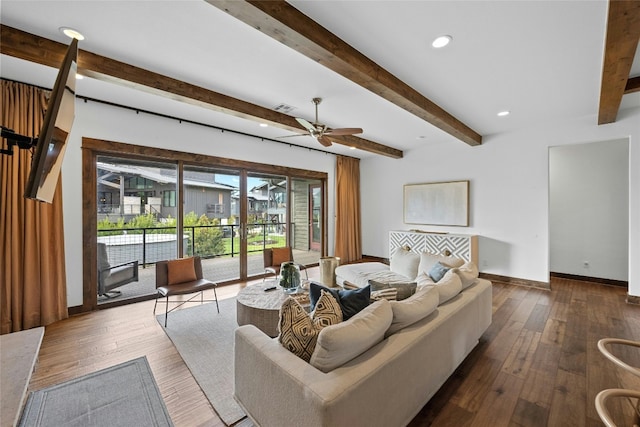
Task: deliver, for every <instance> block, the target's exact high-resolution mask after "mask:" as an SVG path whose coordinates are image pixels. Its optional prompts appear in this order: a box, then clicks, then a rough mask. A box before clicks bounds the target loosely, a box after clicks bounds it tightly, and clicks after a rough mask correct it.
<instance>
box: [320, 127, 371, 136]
mask: <svg viewBox="0 0 640 427" xmlns="http://www.w3.org/2000/svg"><path fill="white" fill-rule="evenodd" d="M356 133H362V129H360V128H338V129H327V130H326V131H325V132H324V134H325V135H354V134H356Z"/></svg>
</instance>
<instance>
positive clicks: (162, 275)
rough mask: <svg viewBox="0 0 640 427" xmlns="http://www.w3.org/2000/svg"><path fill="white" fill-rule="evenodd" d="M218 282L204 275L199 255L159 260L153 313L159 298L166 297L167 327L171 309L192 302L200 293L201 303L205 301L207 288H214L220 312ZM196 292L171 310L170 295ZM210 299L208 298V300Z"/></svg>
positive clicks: (165, 315)
mask: <svg viewBox="0 0 640 427" xmlns="http://www.w3.org/2000/svg"><path fill="white" fill-rule="evenodd" d="M217 287H218V284H217V283H215V282H211V281H209V280H206V279H204V278H203V276H202V261H201V260H200V257H199V256H194V257H191V258H180V259H174V260H171V261H158V262H156V290H157V291H158V293H157V295H156V303H155V305H154V306H153V314H156V307H157V305H158V299H159V298H160V297H165V298H166V300H165V301H162V302H164V303H165V311H164V326H165V328H166V327H167V316H168V315H169V312H170V311H173V310H175V309H176V308H178V307H180V306H181V305H183V304H185V303H187V302H190V301H191V300H192V299H193V298H195V297H196V296H198V293H200V303H201V304H202V303H203V302H204V296H203V295H204V291H206V290H207V289H213V295H214V296H215V301H216V308H217V309H218V313H220V307H219V306H218V294H217V293H216V288H217ZM185 294H196V295H194V296H193V297H191V298H189V299H188V300H186V301H179V304H178V305H176V306H175V307H173V308H172V309H171V310H169V303H170V302H171V301H169V297H170V296H172V295H185ZM207 301H208V300H207Z"/></svg>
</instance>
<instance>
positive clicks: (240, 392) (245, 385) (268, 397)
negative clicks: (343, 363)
mask: <svg viewBox="0 0 640 427" xmlns="http://www.w3.org/2000/svg"><path fill="white" fill-rule="evenodd" d="M234 346H235V351H234V358H235V366H234V369H235V388H234V397H235V398H236V400H237V401H238V402H239V403H240V405H242V407H243V408H244V409H245V412H247V414H248V415H249V416H250V417H251V418H252V419H253V420H254V421H256V422H257V423H258V424H259V425H263V426H276V425H280V426H283V425H321V424H322V423H321V421H320V420H321V419H322V417H323V415H322V412H323V410H324V409H323V408H324V406H325V405H324V400H325V399H326V398H327V396H320V395H318V393H317V391H316V390H314V389H313V387H315V386H317V385H319V384H322V383H323V382H326V381H327V379H326V374H324V373H322V372H321V371H319V370H318V369H316V368H314V367H313V366H311V365H310V364H308V363H307V362H305V361H304V360H302V359H300V358H299V357H298V356H296V355H295V354H293V353H291V352H290V351H289V350H287V349H286V348H284V347H283V346H282V345H281V344H280V343H279V342H278V340H277V339H272V338H270V337H268V336H267V335H266V334H264V333H263V332H262V331H260V330H259V329H258V328H256V327H255V326H254V325H244V326H240V327H239V328H238V329H236V332H235V345H234Z"/></svg>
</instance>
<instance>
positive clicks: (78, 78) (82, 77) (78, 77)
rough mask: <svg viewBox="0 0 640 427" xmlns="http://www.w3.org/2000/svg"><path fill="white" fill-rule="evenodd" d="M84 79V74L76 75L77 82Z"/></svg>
mask: <svg viewBox="0 0 640 427" xmlns="http://www.w3.org/2000/svg"><path fill="white" fill-rule="evenodd" d="M82 79H84V76H83V75H82V74H78V73H76V80H82Z"/></svg>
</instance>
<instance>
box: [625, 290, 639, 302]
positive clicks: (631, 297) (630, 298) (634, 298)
mask: <svg viewBox="0 0 640 427" xmlns="http://www.w3.org/2000/svg"><path fill="white" fill-rule="evenodd" d="M626 301H627V304H633V305H640V297H639V296H636V295H629V294H628V293H627V299H626Z"/></svg>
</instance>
